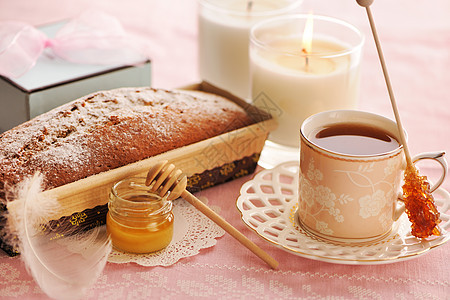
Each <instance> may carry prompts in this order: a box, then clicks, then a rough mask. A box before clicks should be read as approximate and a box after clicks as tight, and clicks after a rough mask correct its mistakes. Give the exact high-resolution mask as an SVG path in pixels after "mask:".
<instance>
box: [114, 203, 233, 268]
mask: <svg viewBox="0 0 450 300" xmlns="http://www.w3.org/2000/svg"><path fill="white" fill-rule="evenodd" d="M201 200H202V201H203V202H207V199H206V198H204V197H203V198H201ZM211 209H213V210H214V211H215V212H217V213H218V212H219V210H220V209H219V208H218V207H211ZM173 214H174V228H173V229H174V230H173V231H174V232H173V238H172V242H171V243H170V244H169V246H167V247H166V248H165V249H163V250H161V251H157V252H154V253H148V254H132V253H125V252H121V251H118V250H115V249H113V251H112V252H111V254H110V255H109V257H108V262H111V263H129V262H134V263H137V264H139V265H142V266H147V267H151V266H170V265H172V264H174V263H176V262H177V261H179V260H180V259H182V258H184V257H189V256H194V255H196V254H198V253H199V252H200V250H201V249H204V248H209V247H212V246H214V245H215V244H216V243H217V240H216V238H218V237H221V236H223V235H224V234H225V231H224V230H223V229H222V228H220V227H219V226H218V225H216V224H215V223H214V222H213V221H211V220H210V219H208V218H207V217H206V216H204V215H203V214H202V213H201V212H200V211H198V210H197V209H196V208H195V207H193V206H192V205H190V204H189V203H187V202H186V201H184V200H183V199H178V200H175V201H174V206H173Z"/></svg>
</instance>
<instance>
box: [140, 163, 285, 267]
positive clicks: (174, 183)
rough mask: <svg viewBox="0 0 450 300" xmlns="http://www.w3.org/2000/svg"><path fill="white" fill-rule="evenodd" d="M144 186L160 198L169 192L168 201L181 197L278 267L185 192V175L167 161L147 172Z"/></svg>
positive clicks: (273, 261) (255, 252) (218, 216)
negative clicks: (148, 187)
mask: <svg viewBox="0 0 450 300" xmlns="http://www.w3.org/2000/svg"><path fill="white" fill-rule="evenodd" d="M145 184H146V185H148V186H150V190H151V191H152V192H156V193H158V194H159V195H160V196H164V195H165V194H166V193H167V192H169V191H170V194H169V196H168V200H175V199H177V198H179V197H180V196H181V197H182V198H183V199H185V200H186V201H187V202H189V203H190V204H191V205H192V206H194V207H195V208H197V209H198V210H199V211H201V212H202V213H203V214H204V215H205V216H207V217H208V218H209V219H211V220H212V221H213V222H214V223H216V224H217V225H219V226H220V227H221V228H222V229H223V230H225V231H226V232H228V233H229V234H230V235H231V236H232V237H234V238H235V239H237V240H238V241H239V242H240V243H241V244H242V245H244V246H245V247H247V248H248V249H249V250H250V251H252V252H253V253H254V254H256V255H257V256H258V257H259V258H261V259H262V260H263V261H265V262H266V263H267V264H268V265H269V266H270V267H271V268H272V269H276V268H277V267H278V262H277V261H276V260H275V259H273V258H272V257H271V256H270V255H269V254H267V253H266V252H264V250H262V249H261V248H259V247H258V246H257V245H256V244H255V243H253V242H252V241H251V240H249V239H248V238H247V237H246V236H245V235H243V234H242V233H241V232H240V231H238V230H237V229H236V228H234V227H233V226H232V225H231V224H230V223H228V222H227V221H226V220H225V219H223V218H222V217H221V216H220V215H218V214H217V213H216V212H214V211H213V210H212V209H210V208H209V207H208V206H207V205H205V204H204V203H203V202H201V201H200V200H199V199H198V198H197V197H195V196H194V195H192V194H191V193H190V192H188V191H187V190H186V186H187V177H186V175H184V174H183V172H182V171H181V170H179V169H176V168H175V166H174V165H173V164H168V162H167V161H161V162H159V163H157V164H155V165H154V166H153V167H152V168H151V169H150V170H149V171H148V173H147V179H146V181H145Z"/></svg>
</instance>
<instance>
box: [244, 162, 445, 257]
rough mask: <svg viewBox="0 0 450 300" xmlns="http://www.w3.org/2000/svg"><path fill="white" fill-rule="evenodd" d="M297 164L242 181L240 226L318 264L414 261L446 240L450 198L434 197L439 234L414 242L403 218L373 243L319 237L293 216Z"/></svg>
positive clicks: (439, 194) (440, 193) (441, 193)
mask: <svg viewBox="0 0 450 300" xmlns="http://www.w3.org/2000/svg"><path fill="white" fill-rule="evenodd" d="M297 189H298V162H287V163H283V164H280V165H278V166H277V167H275V168H274V169H270V170H263V171H261V172H259V173H258V174H257V175H256V176H255V178H254V179H252V180H250V181H248V182H246V183H245V184H244V185H243V186H242V187H241V191H240V196H239V198H238V199H237V202H236V206H237V208H238V210H239V211H240V213H241V218H242V220H243V221H244V223H245V224H246V225H247V226H248V227H250V229H252V230H254V231H255V232H256V233H257V234H258V235H259V236H260V237H262V238H263V239H265V240H266V241H268V242H270V243H272V244H274V245H275V246H277V247H279V248H281V249H283V250H285V251H287V252H290V253H293V254H296V255H299V256H302V257H305V258H309V259H315V260H320V261H326V262H330V263H337V264H350V265H373V264H387V263H394V262H399V261H404V260H407V259H411V258H415V257H417V256H419V255H422V254H424V253H427V252H428V251H430V250H431V249H433V248H436V247H439V246H441V245H443V244H444V243H446V242H447V241H448V240H449V239H450V194H449V193H448V192H447V191H446V190H444V189H442V188H439V189H438V190H436V191H435V192H434V193H433V196H434V198H435V203H436V206H437V207H438V210H439V212H440V216H441V220H442V222H441V223H440V224H439V227H440V229H441V235H440V236H436V237H434V236H433V237H430V238H428V239H424V240H421V239H418V238H416V237H414V236H413V235H411V227H410V226H411V223H410V222H409V220H408V217H407V215H406V214H403V215H402V216H401V217H400V218H399V219H398V220H397V221H396V222H395V223H394V225H393V230H392V231H391V233H390V234H388V235H386V236H384V237H383V238H382V239H380V240H377V241H375V242H367V243H363V244H357V245H355V244H342V243H334V242H332V241H326V240H323V239H320V238H319V237H317V236H315V235H314V234H311V233H309V232H308V231H305V230H304V229H303V228H302V227H301V225H300V224H299V222H298V217H297V206H298V201H297Z"/></svg>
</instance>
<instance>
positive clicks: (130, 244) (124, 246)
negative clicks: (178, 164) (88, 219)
mask: <svg viewBox="0 0 450 300" xmlns="http://www.w3.org/2000/svg"><path fill="white" fill-rule="evenodd" d="M145 179H146V178H145V177H130V178H127V179H124V180H121V181H119V182H117V183H116V184H114V186H113V187H112V189H111V191H110V194H109V202H108V214H107V216H106V228H107V231H108V233H109V235H110V237H111V240H112V244H113V246H114V247H115V248H116V249H118V250H120V251H124V252H130V253H150V252H155V251H158V250H161V249H164V248H165V247H167V246H168V245H169V244H170V242H171V240H172V236H173V222H174V216H173V211H172V207H173V205H172V202H171V201H168V200H167V195H166V196H164V197H160V196H159V195H157V194H155V193H152V192H150V191H149V187H148V186H146V185H145Z"/></svg>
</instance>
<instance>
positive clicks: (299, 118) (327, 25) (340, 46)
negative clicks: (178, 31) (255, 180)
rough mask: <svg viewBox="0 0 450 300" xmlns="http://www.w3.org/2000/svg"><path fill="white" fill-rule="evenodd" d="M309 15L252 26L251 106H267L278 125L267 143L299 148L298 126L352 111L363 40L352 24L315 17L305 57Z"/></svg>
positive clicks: (356, 89)
mask: <svg viewBox="0 0 450 300" xmlns="http://www.w3.org/2000/svg"><path fill="white" fill-rule="evenodd" d="M307 17H308V16H305V15H296V16H287V17H281V18H277V19H272V20H268V21H266V22H262V23H260V24H258V25H256V26H255V27H254V28H253V30H252V35H251V39H252V45H251V48H250V61H251V62H250V65H251V79H252V98H253V102H254V103H255V104H256V105H257V106H259V107H261V108H269V109H268V110H270V111H269V112H270V113H272V114H273V115H274V117H275V118H277V120H278V123H279V126H278V128H277V129H276V130H275V131H273V132H271V134H270V136H269V140H270V141H273V142H275V143H277V144H280V145H283V146H288V147H293V148H297V149H298V147H299V140H300V134H299V130H300V126H301V123H302V122H303V120H304V119H306V118H307V117H308V116H310V115H312V114H315V113H318V112H320V111H325V110H332V109H353V108H355V107H356V105H357V98H358V93H359V81H360V80H359V78H360V68H359V66H360V60H361V59H360V57H361V48H362V44H363V41H364V39H363V37H362V35H361V34H360V32H359V31H358V30H357V29H356V28H354V27H353V26H351V25H349V24H347V23H345V22H342V21H339V20H335V19H332V18H327V17H319V16H315V17H314V18H313V23H314V25H313V27H314V31H313V34H312V47H311V50H310V52H309V53H305V52H304V50H303V49H304V48H305V47H304V45H303V44H302V43H303V37H302V36H303V29H304V27H305V22H306V19H307ZM302 50H303V51H302ZM278 155H280V153H278ZM297 159H298V158H297Z"/></svg>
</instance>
